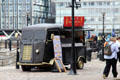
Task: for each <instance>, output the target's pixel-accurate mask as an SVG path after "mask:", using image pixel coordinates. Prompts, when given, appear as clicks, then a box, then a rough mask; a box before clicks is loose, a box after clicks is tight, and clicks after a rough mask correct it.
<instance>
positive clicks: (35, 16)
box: [0, 0, 52, 29]
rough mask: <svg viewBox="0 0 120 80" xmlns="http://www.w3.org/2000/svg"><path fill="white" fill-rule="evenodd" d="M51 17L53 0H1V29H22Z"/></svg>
mask: <svg viewBox="0 0 120 80" xmlns="http://www.w3.org/2000/svg"><path fill="white" fill-rule="evenodd" d="M50 17H52V14H51V0H0V29H21V28H22V27H25V26H27V25H32V24H37V23H44V22H46V19H49V18H50Z"/></svg>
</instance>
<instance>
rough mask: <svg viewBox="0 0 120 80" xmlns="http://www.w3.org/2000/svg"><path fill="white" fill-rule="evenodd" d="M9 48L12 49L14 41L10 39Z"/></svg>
mask: <svg viewBox="0 0 120 80" xmlns="http://www.w3.org/2000/svg"><path fill="white" fill-rule="evenodd" d="M9 50H10V51H11V50H12V41H11V40H10V39H9Z"/></svg>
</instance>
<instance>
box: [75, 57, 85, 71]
mask: <svg viewBox="0 0 120 80" xmlns="http://www.w3.org/2000/svg"><path fill="white" fill-rule="evenodd" d="M83 67H84V61H83V58H81V57H80V58H78V61H77V68H78V69H83Z"/></svg>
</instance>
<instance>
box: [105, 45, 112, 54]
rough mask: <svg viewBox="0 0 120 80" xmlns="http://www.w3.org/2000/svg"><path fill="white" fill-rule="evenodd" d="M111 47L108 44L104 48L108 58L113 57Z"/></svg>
mask: <svg viewBox="0 0 120 80" xmlns="http://www.w3.org/2000/svg"><path fill="white" fill-rule="evenodd" d="M111 45H112V44H111ZM111 45H110V44H106V45H105V46H104V55H107V56H111V55H112V51H111Z"/></svg>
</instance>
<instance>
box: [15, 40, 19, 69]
mask: <svg viewBox="0 0 120 80" xmlns="http://www.w3.org/2000/svg"><path fill="white" fill-rule="evenodd" d="M18 50H19V40H17V56H16V69H19V65H18V64H17V62H19V51H18Z"/></svg>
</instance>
